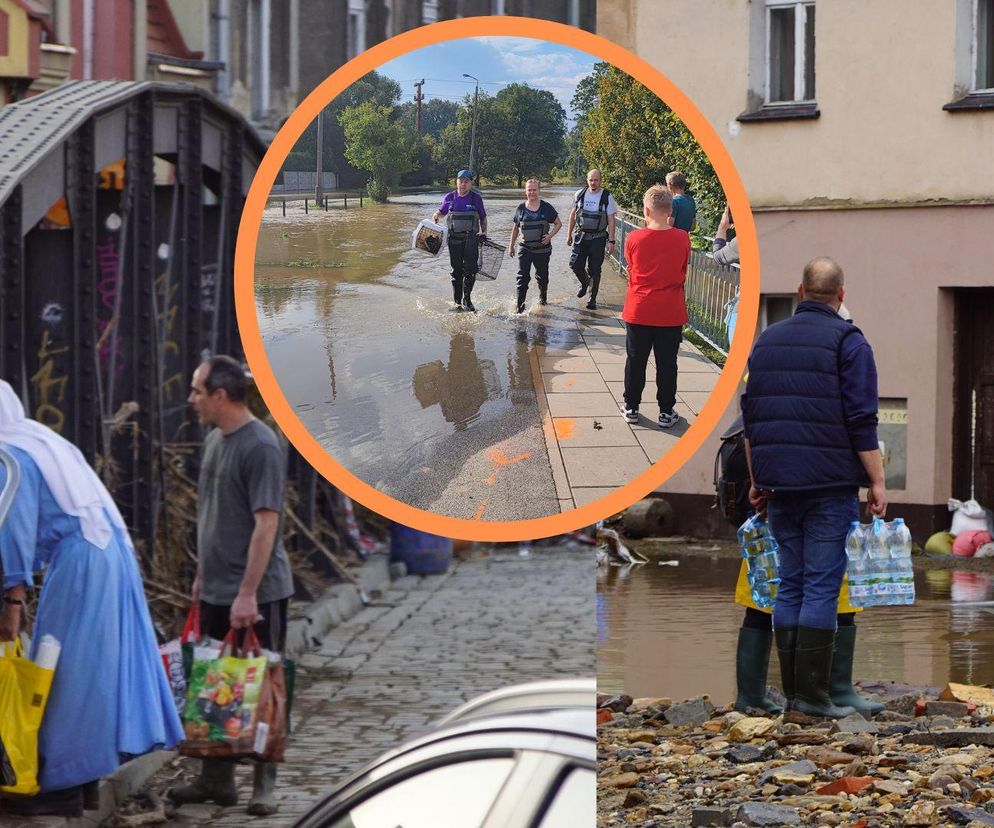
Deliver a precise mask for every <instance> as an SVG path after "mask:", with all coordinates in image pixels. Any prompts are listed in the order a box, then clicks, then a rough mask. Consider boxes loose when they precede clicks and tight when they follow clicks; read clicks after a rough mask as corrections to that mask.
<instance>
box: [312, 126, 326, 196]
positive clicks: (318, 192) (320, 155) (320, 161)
mask: <svg viewBox="0 0 994 828" xmlns="http://www.w3.org/2000/svg"><path fill="white" fill-rule="evenodd" d="M323 124H324V110H323V109H322V110H321V111H320V112H318V148H317V153H316V155H317V173H318V177H317V182H316V183H315V185H314V200H315V201H316V202H317V203H318V204H319V205H320V204H321V202H322V201H324V188H323V187H322V186H321V184H322V182H321V178H322V173H323V167H324V128H323Z"/></svg>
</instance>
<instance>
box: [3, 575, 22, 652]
mask: <svg viewBox="0 0 994 828" xmlns="http://www.w3.org/2000/svg"><path fill="white" fill-rule="evenodd" d="M25 595H27V591H26V590H25V589H24V584H15V585H14V586H12V587H10V589H8V590H6V591H5V592H4V594H3V597H4V598H10V599H11V600H12V601H23V600H24V598H25ZM23 613H24V607H22V606H21V605H20V604H8V603H7V602H6V601H4V603H3V609H2V612H0V641H13V640H14V639H15V638H17V634H18V633H19V632H20V631H21V618H22V616H23Z"/></svg>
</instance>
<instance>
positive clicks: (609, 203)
mask: <svg viewBox="0 0 994 828" xmlns="http://www.w3.org/2000/svg"><path fill="white" fill-rule="evenodd" d="M617 212H618V205H617V203H616V202H615V200H614V196H613V195H611V193H610V192H608V191H607V190H604V189H601V171H600V170H591V171H590V172H588V173H587V186H586V187H583V188H582V189H579V190H577V191H576V195H575V196H574V197H573V209H572V210H570V214H569V222H568V224H567V228H566V239H567V241H568V242H569V245H570V247H571V248H573V255H572V256H570V260H569V266H570V269H571V270H572V271H573V272H574V273H575V274H576V278H577V279H579V280H580V290H579V291H577V294H576V295H577V296H578V297H582V296H584V295H586V293H587V288H588V287H589V288H590V301H589V302H587V309H588V310H596V309H597V289H598V288H599V287H600V284H601V265H602V264H603V263H604V253H605V252H607V253H608V254H610V253H613V252H614V219H615V213H617Z"/></svg>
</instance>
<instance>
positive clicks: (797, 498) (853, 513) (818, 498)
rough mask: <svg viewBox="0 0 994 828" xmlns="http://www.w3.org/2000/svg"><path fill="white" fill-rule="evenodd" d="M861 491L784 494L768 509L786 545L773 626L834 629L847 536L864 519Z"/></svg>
mask: <svg viewBox="0 0 994 828" xmlns="http://www.w3.org/2000/svg"><path fill="white" fill-rule="evenodd" d="M858 495H859V492H858V490H857V489H855V488H853V490H852V491H851V492H846V493H838V492H836V493H825V492H818V491H812V492H778V493H777V495H776V497H771V498H770V501H769V504H768V505H767V513H768V515H769V519H770V531H771V532H772V533H773V537H775V538H776V539H777V543H778V544H779V546H780V586H779V588H778V589H777V600H776V603H775V604H774V605H773V626H774V627H775V628H776V629H786V628H788V627H798V626H802V627H817V628H818V629H823V630H834V629H835V627H836V611H837V608H838V603H839V590H840V589H841V588H842V576H843V575H845V572H846V550H845V546H846V534H847V533H848V532H849V525H850V523H851V522H852V521H854V520H858V519H859V497H858Z"/></svg>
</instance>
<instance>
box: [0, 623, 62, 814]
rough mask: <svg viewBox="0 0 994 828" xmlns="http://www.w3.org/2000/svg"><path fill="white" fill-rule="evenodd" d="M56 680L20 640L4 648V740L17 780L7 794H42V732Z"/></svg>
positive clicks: (0, 686) (0, 700)
mask: <svg viewBox="0 0 994 828" xmlns="http://www.w3.org/2000/svg"><path fill="white" fill-rule="evenodd" d="M54 676H55V671H54V670H46V669H45V668H43V667H39V666H38V665H37V664H35V663H34V662H33V661H30V660H29V659H27V658H25V657H24V653H23V652H22V648H21V642H20V639H17V640H15V641H5V642H3V644H2V645H0V740H2V741H3V747H4V750H5V751H6V753H7V757H8V759H9V760H10V765H11V767H12V768H13V771H14V775H15V777H16V781H15V782H14V784H12V785H4V786H3V787H0V791H2V792H3V793H7V794H20V795H22V796H34V795H35V794H36V793H38V790H39V788H38V729H39V728H40V727H41V719H42V716H43V715H44V713H45V705H46V704H47V702H48V694H49V691H50V690H51V689H52V679H53V678H54Z"/></svg>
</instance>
